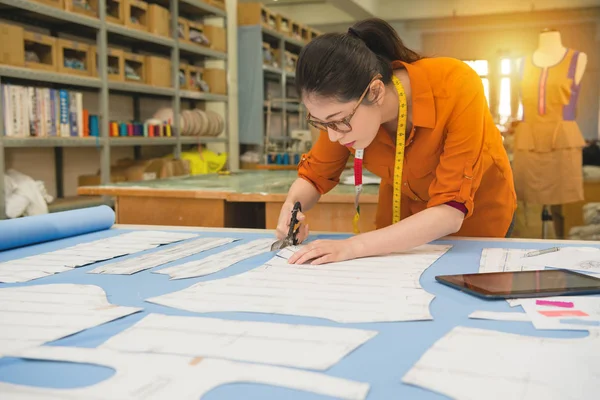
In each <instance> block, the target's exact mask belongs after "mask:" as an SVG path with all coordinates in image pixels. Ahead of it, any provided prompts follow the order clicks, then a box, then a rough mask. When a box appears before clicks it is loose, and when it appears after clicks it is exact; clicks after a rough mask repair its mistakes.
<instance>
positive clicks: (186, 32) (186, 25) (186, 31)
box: [177, 17, 190, 41]
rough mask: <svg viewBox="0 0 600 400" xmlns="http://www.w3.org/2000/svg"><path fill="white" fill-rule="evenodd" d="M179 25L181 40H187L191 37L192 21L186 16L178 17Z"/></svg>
mask: <svg viewBox="0 0 600 400" xmlns="http://www.w3.org/2000/svg"><path fill="white" fill-rule="evenodd" d="M177 25H178V26H179V40H180V41H187V40H188V38H189V37H190V21H188V20H187V19H185V18H182V17H179V18H177Z"/></svg>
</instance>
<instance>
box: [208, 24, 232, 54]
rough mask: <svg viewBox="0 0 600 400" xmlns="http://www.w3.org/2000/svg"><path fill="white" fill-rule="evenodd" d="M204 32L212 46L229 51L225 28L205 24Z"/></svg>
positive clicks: (212, 47) (215, 48)
mask: <svg viewBox="0 0 600 400" xmlns="http://www.w3.org/2000/svg"><path fill="white" fill-rule="evenodd" d="M204 34H205V35H206V37H207V38H208V40H209V41H210V48H211V49H213V50H217V51H227V33H226V31H225V29H224V28H221V27H218V26H212V25H204Z"/></svg>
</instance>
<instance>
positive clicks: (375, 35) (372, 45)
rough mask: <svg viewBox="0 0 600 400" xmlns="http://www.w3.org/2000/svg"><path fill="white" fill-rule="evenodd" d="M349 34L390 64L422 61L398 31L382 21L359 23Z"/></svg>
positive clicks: (373, 20) (376, 19) (374, 20)
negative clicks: (405, 43)
mask: <svg viewBox="0 0 600 400" xmlns="http://www.w3.org/2000/svg"><path fill="white" fill-rule="evenodd" d="M348 33H349V34H350V35H353V36H355V37H357V38H358V39H360V40H362V41H363V42H364V43H365V44H366V45H367V47H368V48H369V50H371V51H372V52H373V53H375V54H376V55H377V56H378V57H381V58H383V59H385V60H387V61H389V62H390V63H391V62H392V61H396V60H399V61H403V62H405V63H413V62H415V61H417V60H420V59H421V57H420V56H419V55H418V54H417V53H415V52H414V51H412V50H411V49H409V48H407V47H406V46H405V45H404V43H403V42H402V39H400V36H398V33H397V32H396V30H395V29H394V28H392V26H391V25H390V24H388V23H387V22H385V21H384V20H382V19H379V18H370V19H365V20H363V21H359V22H357V23H356V24H354V25H353V26H351V27H350V28H349V29H348Z"/></svg>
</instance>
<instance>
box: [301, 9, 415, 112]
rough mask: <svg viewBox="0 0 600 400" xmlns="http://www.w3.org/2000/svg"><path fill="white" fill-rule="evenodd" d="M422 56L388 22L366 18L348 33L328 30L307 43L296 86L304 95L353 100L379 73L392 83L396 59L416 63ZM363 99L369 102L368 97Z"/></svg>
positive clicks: (384, 81) (384, 79)
mask: <svg viewBox="0 0 600 400" xmlns="http://www.w3.org/2000/svg"><path fill="white" fill-rule="evenodd" d="M419 59H421V57H420V56H419V55H418V54H417V53H415V52H414V51H412V50H410V49H408V48H407V47H406V46H404V43H403V42H402V40H401V39H400V37H399V36H398V33H396V31H395V30H394V28H392V27H391V26H390V25H389V24H388V23H387V22H385V21H383V20H381V19H378V18H371V19H366V20H363V21H360V22H357V23H356V24H354V25H353V26H352V27H350V28H349V29H348V31H347V32H346V33H326V34H324V35H321V36H317V37H316V38H315V39H314V40H312V41H311V42H310V43H309V44H308V45H306V46H305V47H304V48H303V49H302V51H301V52H300V56H299V58H298V63H297V65H296V88H297V90H298V93H300V95H309V94H315V95H318V96H322V97H333V98H335V99H337V100H338V101H340V102H349V101H352V100H356V99H358V98H359V97H360V96H361V94H362V93H363V91H364V90H365V88H366V87H367V85H368V84H369V82H370V81H371V79H372V78H373V77H374V76H375V75H377V74H381V76H382V81H383V83H385V84H388V83H390V82H391V80H392V73H393V70H392V61H397V60H399V61H403V62H405V63H413V62H415V61H417V60H419ZM363 101H364V102H368V96H365V100H363Z"/></svg>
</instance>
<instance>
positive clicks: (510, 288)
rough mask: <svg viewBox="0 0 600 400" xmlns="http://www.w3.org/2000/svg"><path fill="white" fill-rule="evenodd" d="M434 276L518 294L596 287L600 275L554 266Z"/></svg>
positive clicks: (468, 286)
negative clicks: (592, 275) (594, 275)
mask: <svg viewBox="0 0 600 400" xmlns="http://www.w3.org/2000/svg"><path fill="white" fill-rule="evenodd" d="M436 279H438V280H440V281H446V282H447V283H449V284H451V285H452V286H458V287H461V288H464V289H468V290H472V291H475V292H478V293H481V294H483V295H521V294H529V293H539V294H540V295H543V294H548V293H552V294H557V293H562V294H567V293H575V292H587V291H600V279H598V278H595V277H591V276H588V275H584V274H580V273H577V272H573V271H569V270H558V269H548V270H542V271H518V272H491V273H481V274H464V275H445V276H438V277H436Z"/></svg>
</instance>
